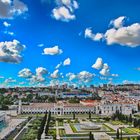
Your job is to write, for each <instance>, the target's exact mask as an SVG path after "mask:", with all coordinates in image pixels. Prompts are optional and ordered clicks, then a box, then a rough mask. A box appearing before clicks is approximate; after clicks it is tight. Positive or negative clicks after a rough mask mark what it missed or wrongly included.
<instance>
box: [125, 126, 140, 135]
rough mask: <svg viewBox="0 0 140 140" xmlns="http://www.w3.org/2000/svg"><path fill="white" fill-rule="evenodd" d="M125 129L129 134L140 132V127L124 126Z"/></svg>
mask: <svg viewBox="0 0 140 140" xmlns="http://www.w3.org/2000/svg"><path fill="white" fill-rule="evenodd" d="M123 131H124V132H125V133H127V134H136V133H140V129H139V128H131V127H129V128H124V129H123Z"/></svg>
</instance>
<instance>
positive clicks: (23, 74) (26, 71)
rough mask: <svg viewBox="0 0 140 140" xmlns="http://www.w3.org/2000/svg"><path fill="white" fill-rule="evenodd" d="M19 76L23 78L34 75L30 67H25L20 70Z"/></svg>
mask: <svg viewBox="0 0 140 140" xmlns="http://www.w3.org/2000/svg"><path fill="white" fill-rule="evenodd" d="M18 76H19V77H23V78H30V77H31V76H32V72H31V70H30V69H28V68H24V69H22V70H21V71H19V73H18Z"/></svg>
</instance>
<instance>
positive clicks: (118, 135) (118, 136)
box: [116, 129, 120, 139]
mask: <svg viewBox="0 0 140 140" xmlns="http://www.w3.org/2000/svg"><path fill="white" fill-rule="evenodd" d="M116 138H117V139H119V138H120V134H119V129H117V133H116Z"/></svg>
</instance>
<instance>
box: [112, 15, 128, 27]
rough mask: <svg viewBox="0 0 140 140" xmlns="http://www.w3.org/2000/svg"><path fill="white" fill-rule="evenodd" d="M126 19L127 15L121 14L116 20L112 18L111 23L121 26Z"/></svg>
mask: <svg viewBox="0 0 140 140" xmlns="http://www.w3.org/2000/svg"><path fill="white" fill-rule="evenodd" d="M125 19H126V17H125V16H121V17H118V18H117V19H115V20H112V21H111V22H110V24H112V25H113V26H114V27H115V28H120V27H122V26H123V24H124V21H125Z"/></svg>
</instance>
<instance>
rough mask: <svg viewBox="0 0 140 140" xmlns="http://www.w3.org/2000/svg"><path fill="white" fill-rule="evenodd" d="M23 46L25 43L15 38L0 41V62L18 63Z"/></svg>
mask: <svg viewBox="0 0 140 140" xmlns="http://www.w3.org/2000/svg"><path fill="white" fill-rule="evenodd" d="M24 48H25V45H22V44H21V43H20V42H19V41H17V40H13V41H5V42H0V62H8V63H20V62H21V61H22V56H21V52H22V51H23V50H24Z"/></svg>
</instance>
